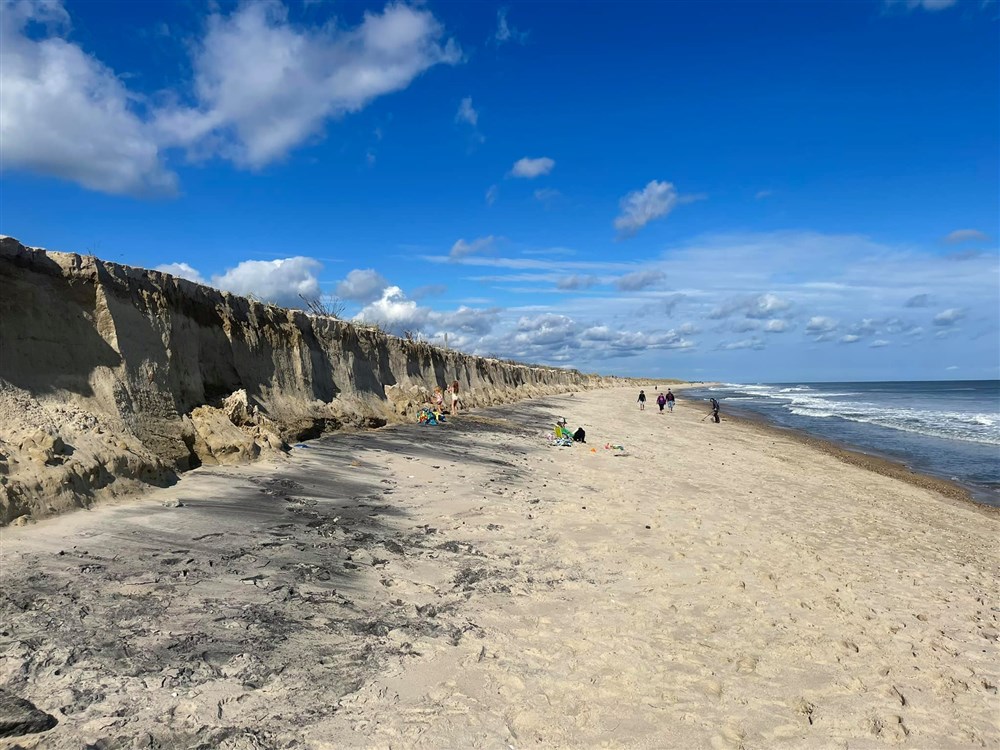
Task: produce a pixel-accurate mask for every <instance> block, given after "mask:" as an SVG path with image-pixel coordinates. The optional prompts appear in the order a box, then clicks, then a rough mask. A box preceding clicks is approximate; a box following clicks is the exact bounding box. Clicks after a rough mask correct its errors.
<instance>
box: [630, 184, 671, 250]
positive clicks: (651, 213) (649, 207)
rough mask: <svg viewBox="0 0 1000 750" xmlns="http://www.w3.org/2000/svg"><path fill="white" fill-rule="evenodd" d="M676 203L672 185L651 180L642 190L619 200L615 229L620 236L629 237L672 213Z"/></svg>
mask: <svg viewBox="0 0 1000 750" xmlns="http://www.w3.org/2000/svg"><path fill="white" fill-rule="evenodd" d="M677 201H678V196H677V189H676V188H675V187H674V186H673V184H672V183H669V182H658V181H656V180H652V181H651V182H649V183H648V184H647V185H646V187H644V188H643V189H642V190H635V191H633V192H631V193H629V194H628V195H626V196H625V197H624V198H622V199H621V201H620V202H619V204H620V207H621V214H620V215H619V216H618V218H616V219H615V229H617V230H618V232H619V234H621V235H622V236H624V237H630V236H632V235H633V234H635V233H636V232H638V231H639V230H640V229H642V228H643V227H644V226H646V225H647V224H648V223H649V222H651V221H653V220H655V219H661V218H663V217H664V216H666V215H667V214H669V213H670V212H671V211H673V209H674V207H675V206H676V205H677Z"/></svg>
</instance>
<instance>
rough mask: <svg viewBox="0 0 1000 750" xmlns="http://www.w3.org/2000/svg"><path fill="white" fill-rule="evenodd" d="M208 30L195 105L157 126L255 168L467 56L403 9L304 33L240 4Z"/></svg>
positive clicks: (270, 9)
mask: <svg viewBox="0 0 1000 750" xmlns="http://www.w3.org/2000/svg"><path fill="white" fill-rule="evenodd" d="M207 27H208V31H207V33H206V35H205V38H204V39H203V40H202V42H201V44H200V45H199V46H198V48H197V51H196V54H195V57H194V71H195V81H194V92H195V95H196V98H197V103H196V105H195V106H193V107H186V106H181V105H177V106H174V107H172V108H170V109H165V110H163V111H161V112H159V113H158V115H157V117H156V122H155V124H156V127H157V130H158V132H159V133H160V136H161V138H162V139H163V140H164V142H166V143H170V144H173V145H178V146H184V147H186V148H188V149H189V151H190V153H191V154H192V155H194V156H205V155H209V154H218V155H221V156H223V157H224V158H227V159H231V160H232V161H234V162H236V163H237V164H239V165H241V166H247V167H251V168H259V167H262V166H264V165H266V164H268V163H270V162H272V161H274V160H276V159H280V158H282V157H283V156H285V154H287V153H288V151H289V150H290V149H292V148H293V147H295V146H297V145H299V144H300V143H302V142H303V141H305V140H306V139H308V138H310V137H312V136H314V135H316V134H318V133H319V132H321V130H322V128H323V125H324V123H325V122H326V121H327V120H328V119H331V118H338V117H342V116H344V115H346V114H349V113H352V112H357V111H359V110H361V109H363V108H364V107H365V106H367V105H368V104H369V103H370V102H371V101H373V100H374V99H376V98H378V97H380V96H383V95H385V94H388V93H391V92H394V91H399V90H401V89H405V88H406V87H407V86H409V84H410V83H411V82H412V81H413V80H414V79H415V78H416V77H417V76H419V75H420V74H421V73H423V72H425V71H426V70H428V69H429V68H431V67H433V66H435V65H439V64H449V65H451V64H455V63H457V62H458V61H459V60H460V58H461V52H460V50H459V48H458V47H457V45H456V44H455V43H454V41H453V40H445V38H444V29H443V28H442V26H441V24H440V23H438V21H437V19H435V18H434V16H433V15H432V14H431V13H430V12H429V11H427V10H424V9H421V8H416V7H410V6H408V5H404V4H402V3H396V4H392V5H387V6H386V7H385V9H384V10H383V11H382V13H371V12H366V13H365V14H364V19H363V20H362V22H361V24H360V25H359V26H357V27H356V28H353V29H344V28H340V27H336V26H333V25H327V26H323V27H320V28H307V29H302V28H298V27H296V26H293V25H292V24H291V23H289V21H288V18H287V10H286V8H285V6H284V5H283V4H281V3H280V2H270V3H263V2H261V3H245V4H242V5H240V6H239V7H238V8H237V9H236V10H235V11H234V12H233V13H232V14H230V15H228V16H224V15H221V14H213V15H212V16H210V17H209V19H208V24H207Z"/></svg>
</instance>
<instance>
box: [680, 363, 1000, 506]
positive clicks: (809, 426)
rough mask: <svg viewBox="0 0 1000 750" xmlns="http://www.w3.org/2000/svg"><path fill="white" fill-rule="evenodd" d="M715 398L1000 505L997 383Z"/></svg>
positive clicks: (751, 387)
mask: <svg viewBox="0 0 1000 750" xmlns="http://www.w3.org/2000/svg"><path fill="white" fill-rule="evenodd" d="M712 396H714V397H715V398H717V399H718V400H719V402H720V403H721V405H722V413H723V415H725V413H726V411H727V407H729V408H730V409H731V410H733V411H736V412H738V411H740V410H745V411H747V412H752V413H754V414H756V415H759V416H762V417H764V418H766V419H767V420H768V421H770V422H772V423H775V424H778V425H780V426H783V427H789V428H793V429H797V430H802V431H804V432H808V433H810V434H812V435H815V436H817V437H821V438H825V439H827V440H832V441H834V442H836V443H839V444H841V445H844V446H846V447H852V448H856V449H860V450H861V451H864V452H866V453H871V454H874V455H878V456H882V457H885V458H889V459H893V460H895V461H899V462H901V463H903V464H905V465H907V466H908V467H910V468H911V469H913V470H914V471H919V472H922V473H925V474H933V475H935V476H940V477H945V478H947V479H952V480H954V481H957V482H959V483H960V484H963V485H965V486H966V487H968V488H969V490H970V491H971V492H972V495H973V497H974V498H975V499H976V500H978V501H979V502H982V503H986V504H988V505H996V506H1000V380H952V381H926V382H881V383H760V384H739V383H723V384H721V385H717V386H712V387H710V388H709V387H706V388H691V389H687V390H684V391H682V392H681V397H682V398H684V399H685V400H699V399H708V398H710V397H712Z"/></svg>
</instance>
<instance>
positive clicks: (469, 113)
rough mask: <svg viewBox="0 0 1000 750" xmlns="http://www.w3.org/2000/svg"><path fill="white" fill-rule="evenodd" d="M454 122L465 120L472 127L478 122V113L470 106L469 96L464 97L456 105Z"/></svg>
mask: <svg viewBox="0 0 1000 750" xmlns="http://www.w3.org/2000/svg"><path fill="white" fill-rule="evenodd" d="M455 122H467V123H468V124H469V125H471V126H472V127H476V124H477V123H478V122H479V113H478V112H476V110H475V109H474V108H473V106H472V97H471V96H467V97H465V98H464V99H463V100H462V102H461V103H460V104H459V105H458V112H457V113H456V114H455Z"/></svg>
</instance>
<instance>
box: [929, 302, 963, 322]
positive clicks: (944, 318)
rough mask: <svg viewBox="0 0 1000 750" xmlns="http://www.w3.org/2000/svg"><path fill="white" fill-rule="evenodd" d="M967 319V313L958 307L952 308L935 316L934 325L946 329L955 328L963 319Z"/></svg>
mask: <svg viewBox="0 0 1000 750" xmlns="http://www.w3.org/2000/svg"><path fill="white" fill-rule="evenodd" d="M964 317H965V312H964V311H963V310H960V309H959V308H957V307H950V308H948V309H947V310H943V311H942V312H939V313H938V314H937V315H935V316H934V321H933V322H934V325H936V326H941V327H946V326H953V325H955V324H956V323H957V322H958V321H960V320H961V319H962V318H964Z"/></svg>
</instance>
